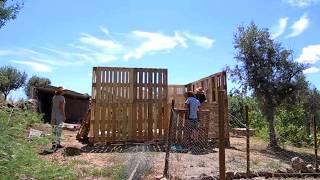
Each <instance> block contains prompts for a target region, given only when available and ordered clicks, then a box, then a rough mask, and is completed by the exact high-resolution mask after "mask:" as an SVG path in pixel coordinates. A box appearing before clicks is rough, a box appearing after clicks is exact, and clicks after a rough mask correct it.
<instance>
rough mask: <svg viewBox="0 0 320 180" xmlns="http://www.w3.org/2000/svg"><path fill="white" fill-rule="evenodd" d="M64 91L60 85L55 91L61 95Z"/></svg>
mask: <svg viewBox="0 0 320 180" xmlns="http://www.w3.org/2000/svg"><path fill="white" fill-rule="evenodd" d="M62 93H63V87H62V86H60V87H58V88H57V90H56V91H55V92H54V94H55V95H61V94H62Z"/></svg>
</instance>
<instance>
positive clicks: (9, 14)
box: [0, 0, 23, 28]
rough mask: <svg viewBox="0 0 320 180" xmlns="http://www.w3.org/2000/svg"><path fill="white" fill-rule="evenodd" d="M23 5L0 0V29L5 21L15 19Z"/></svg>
mask: <svg viewBox="0 0 320 180" xmlns="http://www.w3.org/2000/svg"><path fill="white" fill-rule="evenodd" d="M22 6H23V3H21V2H20V3H19V2H17V3H14V4H12V3H10V4H9V3H8V2H7V0H0V28H1V27H3V26H4V25H5V23H6V21H9V20H11V19H15V18H16V16H17V14H18V12H19V10H20V9H21V8H22Z"/></svg>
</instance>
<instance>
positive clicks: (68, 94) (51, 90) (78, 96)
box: [33, 85, 90, 99]
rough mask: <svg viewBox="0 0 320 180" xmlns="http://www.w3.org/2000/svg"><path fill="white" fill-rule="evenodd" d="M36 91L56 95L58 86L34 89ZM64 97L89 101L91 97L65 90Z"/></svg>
mask: <svg viewBox="0 0 320 180" xmlns="http://www.w3.org/2000/svg"><path fill="white" fill-rule="evenodd" d="M33 89H34V90H36V91H38V92H39V91H40V92H47V93H50V94H54V92H55V91H56V90H57V89H58V87H56V86H50V85H49V86H45V87H33ZM63 96H66V97H69V98H75V99H89V98H90V96H89V95H88V94H82V93H78V92H76V91H72V90H68V89H64V90H63Z"/></svg>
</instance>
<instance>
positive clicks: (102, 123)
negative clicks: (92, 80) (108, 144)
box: [100, 71, 107, 141]
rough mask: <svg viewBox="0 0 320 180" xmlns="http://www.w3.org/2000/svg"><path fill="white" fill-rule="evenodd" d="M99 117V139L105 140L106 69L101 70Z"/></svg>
mask: <svg viewBox="0 0 320 180" xmlns="http://www.w3.org/2000/svg"><path fill="white" fill-rule="evenodd" d="M101 75H102V78H101V88H102V89H101V106H100V107H101V119H100V132H101V138H100V140H102V141H104V140H105V122H106V117H105V115H106V104H107V103H106V83H105V82H106V71H101Z"/></svg>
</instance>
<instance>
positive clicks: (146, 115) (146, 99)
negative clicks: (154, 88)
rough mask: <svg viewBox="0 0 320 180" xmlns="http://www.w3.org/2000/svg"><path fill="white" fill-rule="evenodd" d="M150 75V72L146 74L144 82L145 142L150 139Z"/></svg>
mask: <svg viewBox="0 0 320 180" xmlns="http://www.w3.org/2000/svg"><path fill="white" fill-rule="evenodd" d="M148 76H149V73H148V71H145V72H144V82H143V88H144V97H143V99H144V100H143V101H144V103H143V138H144V140H147V139H148V103H147V102H148V101H149V100H150V97H149V93H148V78H149V77H148Z"/></svg>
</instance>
